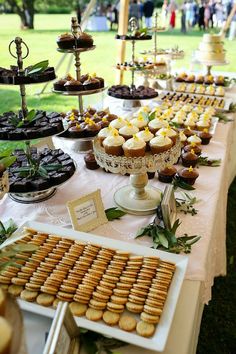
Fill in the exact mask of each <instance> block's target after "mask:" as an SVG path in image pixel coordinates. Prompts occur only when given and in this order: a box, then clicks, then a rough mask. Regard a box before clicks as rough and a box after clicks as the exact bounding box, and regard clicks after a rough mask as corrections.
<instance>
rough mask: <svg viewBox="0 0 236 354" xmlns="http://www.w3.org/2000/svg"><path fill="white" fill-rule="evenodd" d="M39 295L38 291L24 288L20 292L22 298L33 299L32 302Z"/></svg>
mask: <svg viewBox="0 0 236 354" xmlns="http://www.w3.org/2000/svg"><path fill="white" fill-rule="evenodd" d="M37 296H38V292H37V291H29V290H23V291H22V292H21V294H20V297H21V299H22V300H25V301H31V302H33V301H35V299H36V297H37Z"/></svg>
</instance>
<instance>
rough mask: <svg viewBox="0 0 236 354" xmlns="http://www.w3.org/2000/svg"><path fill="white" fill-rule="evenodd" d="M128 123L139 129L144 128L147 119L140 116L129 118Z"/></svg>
mask: <svg viewBox="0 0 236 354" xmlns="http://www.w3.org/2000/svg"><path fill="white" fill-rule="evenodd" d="M130 123H131V124H133V125H134V126H135V127H137V128H138V129H139V130H142V129H144V128H145V127H146V126H147V121H146V119H144V118H143V117H142V116H138V117H137V118H133V119H131V121H130Z"/></svg>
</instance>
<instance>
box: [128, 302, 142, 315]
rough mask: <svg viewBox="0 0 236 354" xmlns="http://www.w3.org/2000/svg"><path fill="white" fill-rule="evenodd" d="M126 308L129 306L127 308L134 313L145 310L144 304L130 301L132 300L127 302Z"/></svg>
mask: <svg viewBox="0 0 236 354" xmlns="http://www.w3.org/2000/svg"><path fill="white" fill-rule="evenodd" d="M126 308H127V310H129V311H130V312H133V313H140V312H142V311H143V305H142V304H134V303H133V302H130V301H129V302H127V303H126Z"/></svg>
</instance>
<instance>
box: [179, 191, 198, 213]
mask: <svg viewBox="0 0 236 354" xmlns="http://www.w3.org/2000/svg"><path fill="white" fill-rule="evenodd" d="M182 196H183V198H178V197H177V198H175V200H176V207H177V210H178V211H180V212H182V213H184V214H191V215H192V216H194V215H196V214H197V213H198V210H197V209H195V208H194V204H196V203H197V202H198V200H197V198H196V197H193V196H192V195H191V194H188V193H182Z"/></svg>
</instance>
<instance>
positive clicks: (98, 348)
mask: <svg viewBox="0 0 236 354" xmlns="http://www.w3.org/2000/svg"><path fill="white" fill-rule="evenodd" d="M80 340H81V345H82V347H84V349H85V352H86V353H87V354H102V353H106V354H115V352H113V351H112V350H113V349H117V348H120V347H123V346H125V345H127V343H125V342H122V341H120V340H118V339H115V338H108V337H105V336H103V335H102V334H100V333H95V332H92V331H89V330H87V329H84V328H81V329H80ZM116 354H118V353H117V352H116Z"/></svg>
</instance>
